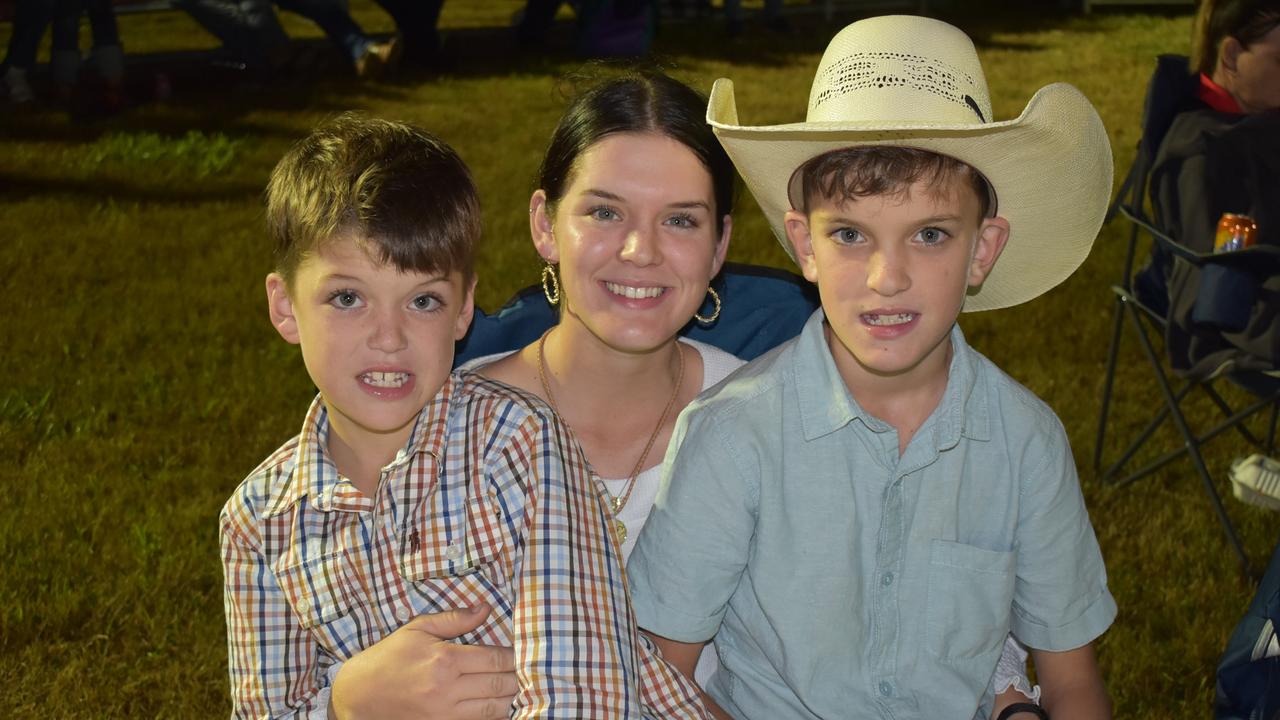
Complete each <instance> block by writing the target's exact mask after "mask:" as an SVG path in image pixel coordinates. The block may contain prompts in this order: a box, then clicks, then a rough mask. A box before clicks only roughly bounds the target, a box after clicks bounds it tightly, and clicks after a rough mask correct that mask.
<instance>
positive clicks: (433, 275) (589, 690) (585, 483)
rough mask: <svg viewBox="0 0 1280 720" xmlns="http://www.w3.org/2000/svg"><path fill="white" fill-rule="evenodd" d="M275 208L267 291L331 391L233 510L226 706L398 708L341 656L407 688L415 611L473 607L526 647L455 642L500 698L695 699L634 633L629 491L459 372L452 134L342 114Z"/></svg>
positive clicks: (554, 426)
mask: <svg viewBox="0 0 1280 720" xmlns="http://www.w3.org/2000/svg"><path fill="white" fill-rule="evenodd" d="M267 217H268V227H269V230H270V233H271V235H272V238H273V241H274V244H275V263H276V272H273V273H271V274H270V275H269V276H268V277H267V283H266V285H267V299H268V309H269V314H270V316H271V320H272V323H273V325H275V327H276V329H277V330H278V331H279V333H280V335H281V336H282V337H283V338H284V339H285V340H286V341H288V342H290V343H293V344H298V345H300V346H301V349H302V356H303V361H304V363H305V365H306V368H307V372H308V374H309V375H310V376H311V379H312V381H313V382H314V383H315V385H316V386H317V388H318V389H319V391H320V392H319V396H318V397H316V399H315V401H314V402H313V403H312V404H311V409H310V410H309V411H308V413H307V416H306V420H305V421H304V423H303V426H302V432H301V433H300V434H299V435H298V436H297V437H296V438H294V439H293V440H290V441H289V442H288V443H286V444H285V445H284V446H283V447H281V448H280V449H279V450H277V451H276V452H275V453H273V454H272V455H271V456H270V457H269V458H267V460H265V461H264V462H263V463H262V464H261V465H260V466H259V467H258V468H257V469H256V470H254V471H253V472H252V473H251V474H250V475H249V477H248V478H247V479H245V480H244V482H242V483H241V484H240V486H239V487H238V488H237V489H236V491H235V493H234V494H233V495H232V496H231V499H230V500H228V501H227V504H226V506H225V507H224V508H223V512H222V515H221V518H220V530H221V532H220V536H221V545H222V561H223V570H224V573H225V578H226V582H225V588H224V602H225V609H226V618H227V639H228V654H229V662H228V665H229V670H230V677H231V699H232V705H233V716H234V717H254V718H268V717H270V718H279V717H303V716H305V717H312V716H314V715H319V716H324V714H325V713H327V714H328V715H329V717H333V718H341V717H348V716H353V717H379V718H391V717H399V716H403V715H404V713H402V712H401V710H402V708H400V707H398V706H397V705H396V704H395V702H394V701H393V700H392V699H384V700H381V701H380V702H379V703H378V705H377V706H376V707H375V708H374V709H367V708H366V709H360V708H344V707H340V706H338V702H337V695H334V696H333V697H334V699H335V702H334V703H330V702H329V700H330V695H331V692H332V688H333V685H334V683H331V682H330V672H329V671H330V670H331V669H333V668H334V666H335V665H337V664H338V663H340V662H342V663H344V664H345V669H346V670H347V671H355V672H357V674H358V673H359V672H360V671H361V670H363V671H364V672H366V673H369V672H372V673H375V674H376V675H377V676H378V677H379V678H380V679H381V680H382V681H384V682H388V683H395V684H396V685H398V686H399V687H402V688H412V687H413V685H414V684H415V682H417V681H421V679H422V678H424V677H425V676H426V675H427V674H428V673H429V672H430V670H431V668H428V667H423V666H422V665H421V664H413V663H402V662H396V661H395V659H396V658H397V657H402V656H403V653H402V652H401V651H402V650H403V647H404V646H405V645H407V644H413V645H417V644H421V643H424V642H425V640H424V639H423V638H424V637H425V632H426V626H425V625H424V622H423V621H429V620H430V618H419V617H417V616H419V615H421V614H423V613H434V612H439V611H441V610H450V609H458V608H461V609H464V610H463V612H461V613H459V614H461V615H467V616H468V618H469V619H470V620H469V621H468V622H470V624H469V627H470V628H472V629H470V630H469V631H468V632H465V633H463V634H462V635H461V636H460V637H459V642H461V643H464V644H467V645H476V644H484V645H499V646H510V647H512V648H513V652H510V653H508V652H503V651H500V650H498V649H495V648H482V647H466V648H459V649H460V650H466V651H469V652H466V653H461V654H455V655H454V657H453V658H452V659H453V660H454V661H456V662H458V663H462V664H465V663H467V662H470V663H472V664H475V665H479V666H480V667H487V668H488V670H489V675H488V678H489V680H491V681H492V684H493V694H494V697H491V698H490V699H489V700H487V701H483V700H482V701H478V702H477V705H476V712H477V714H479V715H481V716H483V717H486V718H487V717H507V716H511V717H516V718H528V717H538V718H544V717H545V718H573V719H575V720H576V719H578V718H586V717H600V718H640V717H642V716H660V717H674V718H700V717H702V716H703V710H702V708H701V705H700V704H699V702H698V699H697V690H696V689H695V688H694V687H693V686H692V685H691V684H690V683H688V682H687V681H684V680H683V679H682V678H681V677H680V676H679V675H678V674H677V673H676V672H675V671H674V670H673V669H672V668H670V667H669V666H667V665H666V664H665V663H664V662H662V661H661V659H659V658H658V657H657V656H656V654H654V653H653V652H652V646H650V645H649V644H647V643H646V642H643V641H642V640H641V638H640V636H639V635H638V632H637V630H636V625H635V621H634V618H633V616H632V614H631V609H630V606H629V604H628V600H627V590H626V582H625V580H624V579H623V575H622V573H623V567H622V561H621V559H620V558H619V555H618V553H617V548H616V547H615V545H614V542H613V535H612V533H613V523H612V515H611V513H610V510H609V508H608V506H607V505H606V504H605V503H604V500H603V499H602V498H601V496H600V495H599V493H598V492H597V488H596V485H595V484H594V482H593V480H592V477H591V471H590V468H589V467H588V465H587V461H586V459H585V458H584V457H583V455H582V451H581V450H580V449H579V447H578V445H577V443H575V442H574V441H573V439H572V438H571V436H570V435H569V434H568V430H567V428H566V427H565V425H564V424H563V423H562V422H561V421H560V420H559V419H558V418H557V416H556V415H555V414H554V413H553V412H552V411H551V409H550V408H549V407H548V406H547V405H546V404H545V403H542V402H541V401H539V400H537V399H535V398H533V397H531V396H529V395H527V394H525V393H522V392H520V391H518V390H516V389H514V388H511V387H508V386H506V385H502V384H500V383H496V382H493V381H491V380H487V379H485V378H483V377H480V376H478V375H466V374H451V373H450V366H451V364H452V361H453V348H454V342H455V341H456V340H457V339H458V338H460V337H462V335H463V334H464V333H465V332H466V330H467V326H468V324H469V323H470V321H471V315H472V308H473V305H472V298H473V291H474V288H475V280H474V274H473V270H472V263H473V259H474V254H475V253H474V245H475V242H476V241H477V240H478V238H479V235H480V217H479V201H478V199H477V197H476V190H475V186H474V185H473V184H472V181H471V176H470V173H469V172H468V171H467V169H466V166H465V165H463V163H462V161H461V160H460V159H459V158H458V156H457V155H456V154H455V153H454V152H453V150H452V149H450V148H449V147H448V146H447V145H445V144H444V143H442V142H440V141H439V140H438V139H436V138H434V137H433V136H431V135H429V134H428V133H425V132H423V131H421V130H419V129H416V128H413V127H411V126H408V125H404V124H401V123H392V122H387V121H381V120H370V119H363V118H360V117H356V116H350V115H348V116H343V117H340V118H338V119H337V120H335V121H333V122H331V123H328V124H326V125H324V126H321V127H320V128H317V129H316V130H315V131H314V132H313V133H312V134H311V135H310V136H309V137H307V138H306V139H304V140H302V141H301V142H300V143H298V144H297V145H296V146H294V148H293V149H292V150H290V151H289V152H288V153H287V154H286V155H285V157H284V158H283V159H282V160H281V161H280V163H279V164H278V165H277V166H276V168H275V170H274V171H273V172H272V174H271V179H270V182H269V184H268V187H267ZM482 606H487V607H488V608H491V610H490V609H476V608H481V607H482ZM466 608H473V609H472V610H469V611H468V610H465V609H466ZM462 624H467V623H465V622H464V623H462ZM433 632H438V630H436V631H433ZM468 658H471V660H468ZM477 658H478V659H477ZM511 658H514V662H512V660H511ZM389 659H390V661H389ZM513 669H514V671H515V675H514V676H509V675H508V673H509V671H511V670H513ZM512 696H514V702H513V700H512Z"/></svg>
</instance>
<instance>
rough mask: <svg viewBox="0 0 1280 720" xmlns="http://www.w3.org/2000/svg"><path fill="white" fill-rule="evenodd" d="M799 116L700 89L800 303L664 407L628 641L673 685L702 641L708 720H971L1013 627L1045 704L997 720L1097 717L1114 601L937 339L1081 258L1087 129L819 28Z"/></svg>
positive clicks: (1052, 90) (1066, 459) (1057, 453)
mask: <svg viewBox="0 0 1280 720" xmlns="http://www.w3.org/2000/svg"><path fill="white" fill-rule="evenodd" d="M810 99H811V100H810V105H809V113H808V120H807V122H805V123H792V124H788V125H776V126H770V127H753V126H745V125H741V124H739V122H738V113H737V108H736V106H735V104H734V99H733V87H732V85H731V84H729V83H728V81H726V80H720V81H719V82H717V83H716V86H715V88H714V89H713V90H712V94H711V99H710V103H709V105H710V107H709V109H708V119H709V120H710V122H711V124H712V126H713V127H715V128H716V130H717V132H718V134H719V137H720V140H721V142H722V144H724V146H725V149H726V151H727V152H728V154H729V156H730V157H731V158H732V159H733V161H734V164H735V165H736V166H737V168H738V171H739V173H740V174H741V175H742V177H743V179H744V180H745V181H746V184H747V186H748V187H749V188H751V190H752V193H753V194H754V195H755V197H756V200H757V201H759V203H760V206H761V208H762V210H763V211H764V213H765V216H766V217H767V218H768V219H769V221H770V223H771V225H772V226H773V229H774V232H775V234H777V236H778V237H779V239H781V240H782V241H783V244H784V248H786V249H787V250H788V251H789V252H790V253H792V257H794V258H795V259H796V260H797V262H798V263H799V265H800V267H801V269H802V270H803V272H804V275H805V277H806V278H807V279H808V280H809V281H811V282H814V283H816V284H817V287H818V293H819V296H820V298H821V300H822V307H821V308H820V309H819V310H817V311H816V312H815V313H814V314H813V315H812V316H811V317H810V319H809V321H808V323H807V324H806V325H805V327H804V329H803V330H802V331H801V333H800V335H799V337H798V338H796V339H794V340H792V341H789V342H787V343H784V344H783V345H781V346H780V347H778V348H777V349H775V350H774V351H772V352H769V353H766V354H765V355H762V356H760V357H759V358H757V359H756V360H754V361H753V362H751V363H749V364H747V365H746V366H744V367H743V368H741V369H740V370H738V371H737V372H735V373H734V374H733V375H731V376H730V377H729V378H727V379H726V380H725V381H723V382H722V383H720V384H719V385H717V386H716V387H715V388H712V389H711V390H709V391H708V392H706V393H703V394H702V395H701V396H699V398H698V399H696V400H694V401H693V402H692V403H690V404H689V405H688V407H687V408H686V409H685V411H684V412H683V413H681V415H680V419H679V421H678V422H677V424H676V428H675V430H674V432H673V435H672V440H671V446H670V448H669V449H668V453H667V457H666V460H665V462H664V468H663V474H662V481H661V486H660V489H659V491H658V496H657V499H656V501H655V503H654V507H653V510H652V512H651V514H650V516H649V519H648V521H647V523H646V525H645V527H644V529H643V531H642V532H641V533H640V538H639V541H638V543H637V545H636V548H635V551H634V552H633V554H632V555H631V557H630V560H629V564H628V577H629V578H630V580H631V583H632V584H631V588H632V593H633V595H632V597H633V600H634V602H635V607H636V614H637V617H638V619H639V620H640V625H641V627H643V628H644V629H645V630H647V631H649V632H650V633H651V634H653V635H654V636H655V642H657V643H658V645H659V647H660V648H661V649H662V651H663V655H664V657H666V658H667V659H668V660H670V661H671V662H672V664H674V665H676V666H677V667H678V668H679V669H680V670H681V671H683V672H685V673H686V674H689V675H692V674H693V671H694V666H695V663H696V661H697V659H698V657H699V654H700V653H701V651H702V647H703V643H704V642H705V641H706V640H708V639H709V638H711V637H713V636H714V637H715V638H716V648H717V650H718V652H719V657H720V666H719V668H718V669H717V670H716V672H715V673H714V674H713V675H712V676H711V679H710V681H709V682H708V683H707V684H706V685H705V686H704V687H703V689H704V690H705V691H706V693H707V694H708V695H710V696H711V699H712V700H714V702H715V703H717V704H718V705H719V708H717V707H715V706H712V708H711V709H712V711H713V712H716V713H718V712H720V711H721V710H723V711H726V712H725V713H724V714H721V715H717V716H718V717H734V718H739V719H740V720H741V719H749V718H760V719H761V720H766V719H767V720H774V719H776V718H789V719H790V718H844V717H868V716H875V717H900V718H977V719H982V718H988V717H992V712H993V710H994V709H995V707H994V706H995V704H996V702H995V698H994V697H993V694H994V693H993V690H994V689H993V688H992V687H991V679H992V677H993V675H994V674H995V672H996V669H997V662H998V660H999V658H1000V655H1001V651H1002V648H1003V647H1004V646H1005V640H1006V638H1007V636H1008V634H1009V633H1010V632H1012V633H1013V635H1014V636H1015V637H1016V638H1017V639H1018V640H1020V641H1022V642H1024V643H1025V644H1026V645H1028V646H1030V647H1031V648H1032V653H1033V655H1034V661H1035V666H1036V671H1037V676H1038V680H1039V682H1040V684H1041V689H1042V693H1043V694H1042V700H1043V703H1044V707H1043V708H1041V707H1039V706H1037V705H1034V704H1031V703H1019V704H1017V705H1012V706H1010V707H1007V708H1004V709H1003V710H1001V711H999V712H998V714H996V715H995V717H997V718H998V719H999V720H1011V719H1016V720H1024V719H1025V720H1032V719H1033V718H1044V717H1046V715H1045V711H1048V713H1049V714H1050V715H1052V716H1053V717H1054V718H1057V720H1067V719H1068V718H1090V719H1091V720H1097V719H1101V718H1107V717H1109V716H1110V710H1109V701H1108V699H1107V695H1106V691H1105V689H1104V687H1103V683H1102V679H1101V677H1100V674H1099V671H1098V666H1097V661H1096V659H1095V657H1094V654H1093V649H1092V642H1093V641H1094V640H1095V639H1096V638H1097V637H1098V636H1099V635H1101V634H1102V632H1103V631H1104V630H1106V628H1107V627H1108V626H1109V625H1110V624H1111V622H1112V620H1113V619H1114V618H1115V615H1116V605H1115V601H1114V600H1113V599H1112V597H1111V594H1110V593H1109V592H1108V591H1107V586H1106V574H1105V571H1104V568H1103V563H1102V556H1101V553H1100V551H1099V549H1098V543H1097V540H1096V539H1095V537H1094V533H1093V528H1092V526H1091V525H1090V523H1089V517H1088V514H1087V512H1086V509H1085V505H1084V498H1083V496H1082V494H1081V491H1080V486H1079V482H1078V480H1077V477H1076V472H1075V465H1074V463H1073V462H1072V456H1071V449H1070V447H1069V446H1068V444H1067V437H1066V433H1065V431H1064V430H1063V428H1062V425H1061V423H1060V422H1059V421H1058V419H1057V418H1056V417H1055V416H1054V414H1053V411H1052V410H1050V409H1049V408H1048V407H1047V406H1046V405H1045V404H1044V403H1043V402H1041V401H1040V400H1038V399H1037V398H1036V397H1035V396H1034V395H1032V394H1031V393H1030V392H1029V391H1027V390H1026V389H1025V388H1023V387H1022V386H1021V385H1019V384H1018V383H1016V382H1014V381H1013V380H1012V379H1010V378H1009V377H1008V376H1007V375H1005V374H1003V373H1002V372H1000V370H999V369H998V368H996V367H995V366H994V365H993V364H992V363H991V362H990V361H989V360H987V359H986V358H984V357H983V356H982V355H980V354H979V353H977V352H976V351H975V350H973V349H972V348H970V347H969V346H968V345H967V344H966V342H965V340H964V335H963V333H961V331H960V329H959V327H958V326H957V324H956V320H957V316H958V315H959V313H960V311H961V309H962V308H963V309H964V310H983V309H992V308H999V307H1005V306H1008V305H1014V304H1018V303H1021V302H1024V301H1027V300H1030V299H1032V298H1034V297H1036V296H1038V295H1040V294H1041V293H1043V292H1046V291H1048V290H1049V289H1050V288H1052V287H1053V286H1055V285H1057V284H1058V283H1059V282H1061V281H1062V280H1064V279H1065V278H1066V277H1067V276H1069V275H1070V274H1071V273H1072V272H1073V271H1074V270H1075V268H1076V267H1078V266H1079V264H1080V263H1081V262H1082V261H1083V260H1084V259H1085V257H1086V256H1087V255H1088V252H1089V248H1090V247H1091V246H1092V244H1093V240H1094V238H1095V236H1096V235H1097V231H1098V228H1099V227H1100V226H1101V223H1102V219H1103V217H1104V215H1105V214H1106V206H1107V196H1108V194H1109V187H1110V181H1111V174H1112V164H1111V152H1110V147H1109V146H1108V144H1107V136H1106V131H1105V129H1104V128H1103V126H1102V122H1101V120H1100V119H1099V118H1098V115H1097V112H1096V111H1095V110H1094V109H1093V107H1092V106H1091V105H1090V104H1089V101H1088V100H1087V99H1086V98H1085V97H1084V96H1083V95H1081V94H1080V92H1079V91H1078V90H1076V89H1075V88H1072V87H1070V86H1067V85H1064V84H1055V85H1051V86H1048V87H1045V88H1043V89H1041V90H1040V91H1039V92H1038V93H1037V94H1036V95H1035V97H1034V98H1033V99H1032V100H1031V101H1030V102H1029V103H1028V106H1027V109H1026V110H1025V111H1024V112H1023V113H1022V116H1021V117H1020V118H1019V119H1018V120H1016V121H1009V122H998V123H997V122H993V120H992V114H991V102H990V94H989V92H988V90H987V85H986V81H985V79H984V76H983V72H982V67H981V65H980V63H979V62H978V57H977V53H976V50H975V49H974V46H973V43H972V42H971V41H970V40H969V38H968V37H966V36H965V35H964V33H962V32H961V31H960V30H958V29H956V28H954V27H952V26H950V25H947V24H945V23H942V22H939V21H936V20H930V19H927V18H918V17H906V16H888V17H878V18H871V19H868V20H862V21H859V22H856V23H854V24H852V25H850V26H848V27H846V28H845V29H844V30H842V31H841V32H840V33H839V34H837V35H836V37H835V38H834V39H833V40H832V41H831V43H830V44H829V45H828V46H827V50H826V53H825V54H824V55H823V59H822V62H821V64H820V65H819V67H818V71H817V74H816V75H815V77H814V80H813V88H812V91H811V93H810ZM1006 241H1007V244H1006ZM1002 253H1003V257H1002ZM997 258H1001V259H1000V262H1001V263H1002V266H1000V267H997V266H996V260H997ZM706 518H715V519H716V521H715V522H713V523H708V522H706Z"/></svg>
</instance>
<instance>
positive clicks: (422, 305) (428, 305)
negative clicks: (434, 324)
mask: <svg viewBox="0 0 1280 720" xmlns="http://www.w3.org/2000/svg"><path fill="white" fill-rule="evenodd" d="M440 305H441V303H440V298H438V297H436V296H434V295H419V296H417V297H415V298H414V299H413V308H414V309H415V310H435V309H436V308H438V307H440Z"/></svg>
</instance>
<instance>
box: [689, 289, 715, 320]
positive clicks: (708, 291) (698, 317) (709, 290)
mask: <svg viewBox="0 0 1280 720" xmlns="http://www.w3.org/2000/svg"><path fill="white" fill-rule="evenodd" d="M707 293H708V294H710V295H711V301H712V302H714V303H715V304H716V309H715V312H712V313H711V317H702V316H701V315H699V314H698V313H694V314H693V319H694V320H697V321H698V322H700V323H702V324H703V325H710V324H711V323H713V322H715V321H716V318H718V317H720V293H718V292H716V289H715V288H713V287H708V288H707Z"/></svg>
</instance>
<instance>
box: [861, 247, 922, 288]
mask: <svg viewBox="0 0 1280 720" xmlns="http://www.w3.org/2000/svg"><path fill="white" fill-rule="evenodd" d="M867 287H868V288H870V289H871V290H872V291H874V292H875V293H877V294H879V295H883V296H885V297H889V296H891V295H897V294H898V293H900V292H902V291H904V290H906V289H907V288H909V287H911V277H910V276H909V275H908V274H907V271H906V268H905V267H903V264H902V262H901V261H900V260H899V259H898V258H896V257H892V256H891V254H889V253H884V252H877V253H875V254H874V255H872V256H871V262H870V264H869V265H868V267H867Z"/></svg>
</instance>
